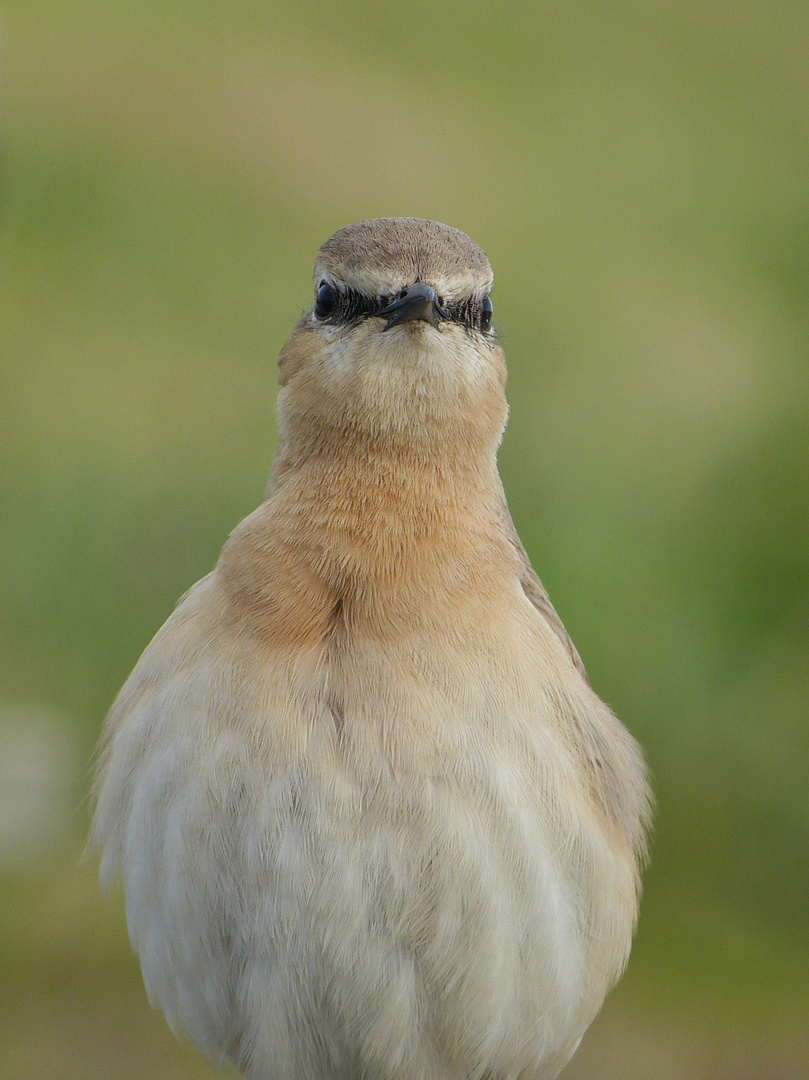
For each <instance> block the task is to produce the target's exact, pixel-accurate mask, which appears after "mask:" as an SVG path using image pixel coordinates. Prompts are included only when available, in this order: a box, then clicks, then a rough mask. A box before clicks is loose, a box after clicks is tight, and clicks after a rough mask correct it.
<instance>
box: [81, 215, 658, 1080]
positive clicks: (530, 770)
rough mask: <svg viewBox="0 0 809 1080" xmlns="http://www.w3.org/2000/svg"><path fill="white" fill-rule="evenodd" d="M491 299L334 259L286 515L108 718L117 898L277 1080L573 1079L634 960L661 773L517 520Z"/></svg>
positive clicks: (468, 272) (439, 264) (444, 242)
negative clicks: (597, 681)
mask: <svg viewBox="0 0 809 1080" xmlns="http://www.w3.org/2000/svg"><path fill="white" fill-rule="evenodd" d="M493 280H494V279H493V274H492V269H491V266H490V264H489V260H488V258H487V256H486V254H485V253H484V251H483V250H482V249H481V248H480V247H479V246H478V245H477V244H476V243H474V241H472V240H471V239H470V238H469V237H468V236H467V235H466V234H464V233H463V232H460V231H458V230H457V229H454V228H451V227H449V226H447V225H443V224H440V223H437V222H433V221H428V220H423V219H420V218H379V219H373V220H367V221H362V222H360V223H358V224H355V225H351V226H348V227H347V228H344V229H341V230H340V231H339V232H337V233H336V234H335V235H334V236H332V237H331V238H330V239H329V240H328V241H327V242H326V243H325V244H324V245H323V246H322V247H321V249H320V251H319V254H318V257H317V261H316V264H315V273H314V304H313V307H312V309H311V310H310V311H308V312H307V313H306V314H304V316H303V317H302V318H301V320H300V322H299V323H298V324H297V326H296V327H295V329H294V332H293V333H292V335H291V337H290V339H289V341H288V343H287V344H286V346H285V347H284V348H283V350H282V352H281V355H280V359H279V382H280V391H279V398H278V416H279V436H278V446H277V451H276V454H275V458H274V461H273V465H272V469H271V473H270V481H269V486H268V488H267V490H266V493H265V495H264V498H263V501H262V502H261V503H260V505H259V506H258V508H257V509H256V510H255V511H254V512H253V513H251V514H250V515H249V516H248V517H247V518H245V519H244V521H242V522H241V524H239V525H238V526H237V527H236V528H235V529H234V531H233V532H232V533H231V535H230V537H229V538H228V539H227V541H226V543H225V545H224V548H223V550H222V553H221V556H220V558H219V561H218V563H217V565H216V567H215V569H214V570H213V571H212V572H211V573H209V574H208V575H207V576H206V577H204V578H202V580H201V581H199V582H197V584H196V585H194V586H192V588H191V589H190V590H189V591H188V592H187V593H186V594H185V596H184V597H183V598H182V599H181V600H180V601H179V602H178V605H177V607H176V608H175V610H174V611H173V613H172V614H171V615H170V617H169V618H168V621H167V622H166V623H165V624H164V625H163V627H162V629H160V630H159V631H158V633H157V635H156V636H155V637H154V639H153V640H152V642H151V644H150V645H148V647H147V648H146V650H145V652H144V653H143V655H142V656H141V658H140V659H139V661H138V662H137V665H136V666H135V669H134V671H133V672H132V674H131V675H130V677H129V679H128V681H127V682H126V683H125V685H124V687H123V689H122V690H121V692H120V694H119V696H118V697H117V699H116V701H115V703H114V705H113V706H112V708H111V710H110V713H109V715H108V717H107V720H106V723H105V728H104V733H103V736H102V740H101V743H100V750H99V755H98V763H97V775H96V782H95V799H96V808H95V814H94V821H93V825H92V832H91V843H92V844H94V845H95V846H96V847H97V849H98V850H99V851H100V874H101V879H102V882H103V883H104V884H105V885H109V884H110V883H112V882H115V881H117V880H119V879H120V880H122V881H123V886H124V891H125V896H126V909H127V923H128V930H129V935H130V939H131V941H132V944H133V946H134V948H135V950H136V952H137V953H138V955H139V958H140V964H141V969H142V973H143V978H144V981H145V985H146V990H147V993H148V996H149V998H150V1000H151V1001H152V1003H153V1004H154V1005H156V1006H157V1007H159V1008H160V1009H161V1010H162V1011H163V1013H164V1014H165V1016H166V1018H167V1020H168V1022H169V1024H170V1026H171V1027H172V1029H173V1030H174V1031H175V1033H177V1034H178V1035H180V1036H182V1037H185V1038H190V1039H191V1040H192V1041H193V1042H194V1043H196V1045H197V1046H198V1047H199V1048H200V1049H201V1050H202V1051H203V1053H204V1054H206V1055H207V1057H208V1058H209V1059H210V1061H211V1062H212V1063H213V1064H214V1065H216V1066H220V1067H221V1066H225V1065H229V1066H235V1067H236V1068H237V1069H238V1070H240V1071H241V1072H242V1073H243V1075H244V1076H245V1077H246V1078H247V1080H517V1078H519V1080H549V1078H552V1077H555V1076H556V1075H557V1074H558V1073H559V1071H560V1070H561V1069H562V1068H563V1067H564V1065H565V1064H566V1063H567V1062H568V1060H569V1059H570V1058H571V1056H572V1055H573V1053H574V1052H575V1050H576V1048H577V1046H578V1044H579V1042H580V1040H581V1038H582V1036H583V1034H584V1032H585V1030H586V1029H587V1027H588V1026H589V1024H590V1023H591V1022H592V1020H593V1019H594V1017H595V1015H596V1014H597V1012H598V1011H599V1009H600V1007H601V1005H602V1003H603V1001H604V999H605V996H606V995H607V993H608V992H609V990H610V989H611V987H612V986H613V985H614V984H615V982H616V981H617V980H618V978H619V977H620V975H621V974H622V972H623V969H624V967H625V964H626V962H627V958H628V955H629V951H630V947H631V943H632V938H633V934H634V929H635V926H636V920H637V912H638V904H639V897H640V879H641V872H642V869H643V865H644V862H645V858H646V850H647V836H648V830H649V824H650V814H651V809H650V808H651V804H652V800H651V795H650V786H649V780H648V775H647V767H646V765H645V759H644V755H643V753H642V751H641V749H640V747H639V745H638V744H637V742H636V741H635V740H634V738H633V737H632V736H631V735H630V734H629V732H628V731H627V730H626V728H625V727H624V726H623V725H622V724H621V723H620V722H619V720H618V719H617V718H616V717H615V715H614V714H613V712H612V711H611V709H610V708H609V707H608V706H607V705H606V704H605V703H604V702H603V701H602V700H601V699H600V698H599V697H598V696H597V695H596V693H595V692H594V690H593V689H592V687H591V685H590V682H589V680H588V677H587V674H586V671H585V668H584V665H583V663H582V660H581V658H580V656H579V653H578V652H577V650H576V648H575V646H574V645H573V643H572V641H571V639H570V637H569V636H568V634H567V632H566V630H565V628H564V626H563V624H562V622H561V620H560V618H559V616H558V615H557V613H556V611H555V609H554V607H553V606H552V604H551V602H550V600H549V598H548V594H547V592H546V591H545V589H544V587H543V585H542V584H541V582H540V579H539V577H538V576H537V575H536V573H535V571H534V570H533V568H532V565H531V563H530V561H529V558H528V555H527V554H526V551H525V548H524V547H523V545H522V543H521V542H520V539H519V537H518V534H517V531H516V529H515V527H514V524H513V522H512V519H511V516H510V514H509V510H508V507H507V503H506V498H505V494H504V489H503V485H502V482H501V479H500V476H499V472H498V466H497V451H498V448H499V445H500V442H501V438H502V436H503V432H504V428H505V423H506V417H507V404H506V398H505V380H506V369H505V359H504V353H503V349H502V347H501V345H500V344H499V343H498V339H497V336H496V333H495V330H494V328H493V324H492V314H493V306H492V300H491V291H492V285H493Z"/></svg>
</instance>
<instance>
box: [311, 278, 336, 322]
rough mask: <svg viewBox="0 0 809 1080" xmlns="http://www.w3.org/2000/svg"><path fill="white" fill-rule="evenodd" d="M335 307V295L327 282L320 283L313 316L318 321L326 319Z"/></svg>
mask: <svg viewBox="0 0 809 1080" xmlns="http://www.w3.org/2000/svg"><path fill="white" fill-rule="evenodd" d="M336 307H337V295H336V293H335V291H334V289H333V288H332V287H331V285H329V283H328V282H327V281H321V283H320V288H319V289H318V290H317V299H316V300H315V315H316V316H317V318H318V319H327V318H328V317H329V315H331V314H332V312H333V311H334V309H335V308H336Z"/></svg>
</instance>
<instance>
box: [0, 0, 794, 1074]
mask: <svg viewBox="0 0 809 1080" xmlns="http://www.w3.org/2000/svg"><path fill="white" fill-rule="evenodd" d="M0 30H1V32H2V38H1V39H0V41H1V44H0V80H1V81H2V94H1V95H0V410H2V421H1V422H0V500H1V502H0V552H2V562H0V669H1V673H2V674H1V681H0V744H1V745H2V749H0V903H2V910H3V918H2V920H0V1062H2V1066H0V1072H2V1075H3V1076H4V1077H6V1076H8V1077H15V1078H20V1080H22V1078H25V1080H34V1078H38V1077H41V1076H47V1077H49V1078H72V1077H90V1076H96V1077H99V1078H101V1077H111V1076H115V1077H120V1078H122V1080H124V1078H126V1080H129V1078H140V1077H143V1078H145V1077H149V1078H160V1077H166V1078H168V1077H169V1076H170V1077H172V1078H173V1080H177V1078H184V1077H188V1078H191V1077H199V1078H202V1077H205V1076H209V1075H211V1074H210V1072H209V1070H208V1069H207V1066H206V1065H205V1064H204V1063H203V1062H202V1061H201V1059H200V1058H199V1057H198V1056H197V1055H196V1054H195V1053H194V1052H192V1051H189V1050H183V1049H180V1048H177V1047H176V1046H175V1044H174V1041H173V1039H172V1037H171V1035H170V1034H169V1033H168V1032H167V1030H166V1029H165V1025H164V1023H163V1021H162V1019H160V1018H159V1017H156V1016H153V1015H152V1014H151V1013H150V1012H149V1009H148V1006H147V1004H146V1002H145V997H144V994H143V991H142V989H141V987H140V984H139V976H138V972H137V967H136V964H135V962H134V960H133V959H132V957H131V956H130V953H129V949H128V945H127V943H126V937H125V926H124V919H123V915H122V910H121V904H120V902H117V903H116V902H113V903H105V902H104V901H102V900H100V899H99V898H98V896H97V891H96V886H95V881H94V868H93V866H92V864H90V865H82V866H78V865H77V857H78V853H79V851H80V846H81V837H82V835H83V833H84V832H85V830H86V824H87V816H88V806H87V801H86V799H85V798H84V796H85V795H86V792H87V788H88V767H87V766H86V765H85V762H87V761H88V760H89V756H90V753H91V747H92V744H93V742H94V739H95V737H96V734H97V731H98V729H99V726H100V723H101V720H102V717H103V714H104V712H105V709H106V707H107V706H108V704H109V702H110V700H111V699H112V697H113V696H114V693H115V691H116V690H117V688H118V686H119V685H120V684H121V683H122V681H123V680H124V678H125V677H126V675H127V673H128V671H129V670H130V669H131V667H132V665H133V663H134V661H135V660H136V658H137V656H138V653H139V651H140V650H141V649H142V648H143V646H144V645H145V644H146V643H147V641H148V640H149V638H150V636H151V635H152V633H153V632H154V631H155V630H156V629H157V627H158V626H159V625H160V623H161V622H162V620H163V619H164V618H165V617H166V615H167V614H168V612H169V611H170V610H171V607H172V605H173V603H174V601H175V599H176V598H177V596H179V595H180V594H181V593H182V592H183V591H184V590H185V589H186V588H187V586H188V585H189V584H190V583H191V582H193V581H194V580H195V579H197V578H198V577H200V576H201V575H202V574H203V573H205V572H206V571H207V570H208V569H209V568H210V566H211V565H212V563H213V562H214V561H215V559H216V557H217V553H218V550H219V548H220V546H221V544H222V542H223V540H224V538H225V537H226V535H227V533H228V531H229V529H230V528H232V527H233V525H234V524H235V523H236V522H237V521H238V520H239V519H240V518H241V517H242V516H243V515H244V514H245V513H247V512H248V511H249V510H250V509H252V507H253V506H254V505H255V504H256V503H257V501H258V500H259V498H260V497H261V493H262V490H263V484H264V479H265V476H266V472H267V469H268V465H269V461H270V457H271V453H272V447H273V441H274V420H273V401H274V392H275V378H274V359H275V356H276V355H277V353H278V351H279V349H280V346H281V345H282V343H283V341H284V339H285V337H286V335H287V334H288V332H289V331H290V329H291V328H292V326H293V325H294V323H295V321H296V319H297V317H298V315H299V314H300V312H301V310H303V309H304V308H305V307H306V306H308V304H309V303H310V300H311V297H310V269H311V264H312V261H313V257H314V253H315V250H316V248H317V246H318V244H319V243H321V242H322V241H323V240H324V239H325V238H326V237H327V236H328V235H330V234H331V233H332V232H333V231H334V230H336V229H337V228H339V227H340V226H342V225H345V224H348V223H349V222H351V221H356V220H359V219H361V218H364V217H373V216H379V215H396V214H413V215H418V216H424V217H432V218H437V219H439V220H443V221H446V222H448V223H449V224H452V225H455V226H457V227H459V228H462V229H464V230H465V231H467V232H468V233H469V234H470V235H471V236H473V237H474V238H475V239H476V240H477V241H479V242H480V243H481V244H482V245H483V246H484V247H485V248H486V250H487V251H488V253H489V256H490V258H491V260H492V263H493V265H494V267H495V272H496V274H497V280H498V284H497V289H496V292H495V308H496V312H495V314H496V321H497V323H498V326H499V329H500V332H501V336H502V338H503V341H504V344H505V347H506V353H507V357H508V360H509V365H510V373H511V375H510V388H509V392H510V399H511V403H512V420H511V424H510V427H509V431H508V434H507V437H506V442H505V444H504V447H503V450H502V453H501V463H502V470H503V473H504V478H505V483H506V488H507V491H508V493H509V497H510V501H511V504H512V509H513V511H514V516H515V519H516V520H517V524H518V526H519V528H520V531H521V533H522V535H523V538H524V540H525V542H526V545H527V547H528V548H529V550H530V552H531V555H532V557H533V560H534V563H535V565H536V566H537V569H538V570H539V572H540V575H541V576H542V577H543V578H544V580H545V582H546V584H547V586H548V587H549V590H550V592H551V595H552V597H553V599H554V601H555V602H556V605H557V607H558V608H559V610H560V613H561V614H562V616H563V618H564V619H565V621H566V623H567V625H568V627H569V629H570V630H571V633H572V634H573V636H574V638H575V640H576V641H577V643H578V645H579V648H580V650H581V652H582V654H583V656H584V658H585V660H586V662H587V663H588V667H589V669H590V672H591V675H592V678H593V682H594V684H595V686H596V687H597V689H598V690H599V691H600V693H601V694H602V695H603V696H604V697H605V698H606V699H607V700H608V701H610V702H611V703H612V704H613V705H614V707H615V708H616V710H617V712H618V713H619V715H620V716H621V717H622V718H623V719H624V720H625V721H626V722H627V724H628V725H629V727H630V728H631V729H632V730H633V731H634V732H635V733H636V734H637V736H638V737H639V738H640V739H641V740H642V741H643V743H644V745H645V746H646V747H647V748H648V752H649V757H650V760H651V764H652V767H653V770H654V773H655V776H656V788H657V792H658V797H659V804H660V805H659V816H658V826H657V835H656V840H655V844H654V849H653V862H652V866H651V869H650V871H649V873H648V875H647V889H646V896H645V901H644V906H643V914H642V919H641V926H640V931H639V936H638V941H637V945H636V949H635V952H634V954H633V959H632V962H631V964H630V968H629V971H628V973H627V976H626V978H625V980H624V982H623V983H622V985H621V987H620V989H619V990H618V991H617V992H616V993H615V995H614V996H613V997H612V998H611V1000H610V1003H609V1004H608V1006H607V1008H606V1009H605V1011H604V1014H603V1016H602V1017H601V1018H600V1020H599V1021H598V1023H597V1025H596V1027H595V1029H594V1031H593V1032H592V1033H591V1035H590V1036H588V1038H587V1039H586V1040H585V1043H584V1045H583V1047H582V1050H581V1051H580V1054H579V1056H578V1057H577V1059H576V1060H575V1061H574V1063H573V1064H572V1065H571V1066H570V1068H569V1070H568V1072H567V1073H566V1074H565V1075H567V1076H570V1077H571V1078H575V1077H584V1076H598V1077H600V1078H602V1080H612V1078H613V1077H614V1078H616V1080H617V1078H619V1077H620V1078H621V1080H634V1078H636V1077H637V1078H646V1077H648V1076H654V1077H655V1078H656V1080H668V1078H671V1080H697V1078H700V1080H703V1078H704V1080H708V1078H709V1077H710V1078H712V1080H713V1078H719V1080H763V1078H765V1077H766V1078H768V1080H779V1078H782V1080H786V1078H793V1077H799V1076H805V1075H806V1071H807V1070H809V1046H808V1045H807V1039H808V1038H809V1036H807V1025H806V1016H807V1015H809V784H807V765H809V728H808V727H807V722H806V719H807V701H808V700H809V664H807V653H808V646H809V614H808V613H809V355H807V354H808V353H809V94H808V93H807V86H808V85H809V8H807V7H806V5H805V4H802V3H783V4H777V5H772V4H765V3H763V2H759V3H756V2H750V3H743V4H741V5H739V4H730V3H727V2H718V0H709V2H707V3H706V2H704V0H703V2H701V3H696V2H691V0H683V2H681V3H678V4H676V5H675V4H667V5H664V4H658V5H650V4H647V3H640V2H630V0H620V2H616V3H613V4H594V3H587V2H573V3H569V4H550V3H537V2H535V0H522V2H514V3H509V4H507V5H501V6H497V5H491V4H482V3H478V2H477V0H464V2H463V3H461V2H460V0H432V2H430V3H427V2H426V0H412V2H411V3H409V4H407V5H405V6H402V5H388V4H379V3H376V4H370V3H367V2H360V0H345V2H344V3H342V4H331V3H326V2H325V0H312V2H311V3H309V4H306V5H303V4H300V3H299V2H292V0H273V2H272V3H267V2H266V0H262V2H261V3H259V2H258V0H247V2H245V3H242V4H239V5H233V4H230V3H226V2H225V0H203V2H201V3H200V2H198V3H191V2H189V0H182V2H175V3H173V4H171V5H165V4H159V3H157V2H155V0H140V2H134V3H133V2H130V3H123V2H121V0H104V2H103V3H102V2H100V0H90V2H87V3H83V4H72V3H67V2H57V0H54V2H50V3H47V4H38V5H32V4H29V3H24V2H22V0H8V2H7V3H6V4H5V5H4V11H3V13H2V15H0Z"/></svg>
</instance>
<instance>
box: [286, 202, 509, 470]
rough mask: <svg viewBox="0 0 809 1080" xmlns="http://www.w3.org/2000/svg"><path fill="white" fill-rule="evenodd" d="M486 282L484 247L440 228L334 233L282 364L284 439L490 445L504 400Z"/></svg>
mask: <svg viewBox="0 0 809 1080" xmlns="http://www.w3.org/2000/svg"><path fill="white" fill-rule="evenodd" d="M493 281H494V275H493V274H492V269H491V267H490V265H489V261H488V259H487V258H486V255H485V253H484V252H483V251H482V250H481V249H480V248H479V247H478V246H477V244H475V243H474V242H473V241H472V240H470V239H469V237H468V236H466V235H465V234H464V233H462V232H459V231H458V230H457V229H452V228H449V227H448V226H447V225H441V224H439V223H437V222H434V221H425V220H422V219H420V218H379V219H376V220H372V221H362V222H360V223H359V224H357V225H350V226H349V227H348V228H345V229H341V230H340V232H338V233H336V234H335V235H334V236H332V237H331V239H330V240H327V241H326V243H325V244H324V245H323V247H322V248H321V249H320V252H319V254H318V258H317V262H316V264H315V275H314V294H315V295H314V305H313V307H312V310H311V311H309V312H308V313H307V314H306V315H304V317H303V319H302V320H301V322H300V323H299V324H298V326H297V327H296V329H295V332H294V333H293V335H292V337H291V339H290V341H289V342H288V343H287V345H286V347H285V348H284V350H283V352H282V354H281V358H280V361H279V369H280V381H281V385H282V388H283V389H282V392H281V396H280V399H279V413H280V420H281V432H282V442H285V443H286V444H288V445H289V444H290V443H291V442H294V441H296V440H297V442H299V443H300V444H301V446H304V445H309V446H312V445H313V444H316V445H318V446H322V444H323V441H324V440H340V439H345V438H346V437H349V438H350V441H351V443H352V445H354V446H357V445H358V444H359V443H361V442H363V441H366V442H367V441H371V442H373V443H374V445H376V446H387V447H391V448H393V447H401V446H406V447H408V448H410V449H411V450H416V449H417V448H421V449H426V450H427V451H428V452H436V450H437V449H438V448H439V447H440V446H441V445H443V444H448V445H449V444H452V445H453V446H455V447H456V448H458V449H460V450H461V451H462V452H463V450H464V448H466V449H468V450H471V449H472V445H471V444H477V448H478V449H480V448H481V447H482V445H483V444H484V443H485V444H486V446H487V447H488V448H489V449H490V450H492V451H494V450H496V447H497V445H498V443H499V441H500V438H501V436H502V432H503V428H504V426H505V418H506V404H505V395H504V386H505V363H504V359H503V352H502V349H501V348H500V346H499V345H498V343H497V340H496V337H495V334H494V331H493V329H492V325H491V320H492V302H491V289H492V284H493ZM291 448H292V447H291V446H289V449H291Z"/></svg>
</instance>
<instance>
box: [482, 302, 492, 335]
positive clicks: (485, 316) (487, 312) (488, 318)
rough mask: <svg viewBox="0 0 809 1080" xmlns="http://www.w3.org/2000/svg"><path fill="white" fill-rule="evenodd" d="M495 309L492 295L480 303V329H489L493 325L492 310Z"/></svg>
mask: <svg viewBox="0 0 809 1080" xmlns="http://www.w3.org/2000/svg"><path fill="white" fill-rule="evenodd" d="M493 311H494V305H493V304H492V298H491V296H487V297H486V299H485V300H484V301H483V303H482V304H481V305H480V329H481V330H488V329H489V327H490V326H491V325H492V312H493Z"/></svg>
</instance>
